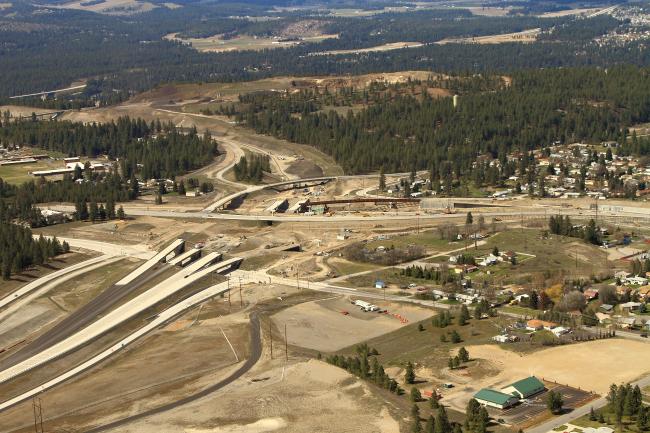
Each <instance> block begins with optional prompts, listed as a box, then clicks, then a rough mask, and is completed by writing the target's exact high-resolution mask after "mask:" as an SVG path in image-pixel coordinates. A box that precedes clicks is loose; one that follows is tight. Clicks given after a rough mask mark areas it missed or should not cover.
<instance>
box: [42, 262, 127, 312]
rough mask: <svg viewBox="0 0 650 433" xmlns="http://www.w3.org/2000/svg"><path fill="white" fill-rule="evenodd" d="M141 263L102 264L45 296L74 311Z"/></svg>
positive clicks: (67, 309)
mask: <svg viewBox="0 0 650 433" xmlns="http://www.w3.org/2000/svg"><path fill="white" fill-rule="evenodd" d="M139 264H140V263H139V262H132V261H129V260H126V259H124V260H119V261H117V262H115V263H111V264H108V265H106V266H101V267H99V268H97V269H94V270H92V271H89V272H86V273H84V274H83V275H80V276H78V277H75V278H73V279H71V280H69V281H67V282H66V283H65V284H61V285H59V286H57V287H56V288H55V289H54V290H52V291H50V292H49V293H47V294H46V295H43V297H47V298H50V299H52V300H53V301H54V302H56V304H57V305H58V306H59V307H61V308H63V309H65V310H66V311H73V310H75V309H77V308H79V307H80V306H82V305H84V304H86V303H87V302H88V301H90V300H91V299H93V298H94V297H96V296H97V295H99V294H100V293H101V292H102V291H104V290H105V289H106V288H108V287H110V286H111V285H113V284H115V283H116V282H117V281H118V280H119V279H120V278H122V277H124V275H126V274H127V273H128V272H129V271H131V270H133V269H135V268H136V267H137V266H138V265H139Z"/></svg>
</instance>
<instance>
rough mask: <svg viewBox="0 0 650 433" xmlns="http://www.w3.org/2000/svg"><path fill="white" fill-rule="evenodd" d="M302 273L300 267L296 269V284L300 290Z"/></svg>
mask: <svg viewBox="0 0 650 433" xmlns="http://www.w3.org/2000/svg"><path fill="white" fill-rule="evenodd" d="M299 276H300V273H299V272H298V269H296V285H297V286H298V290H300V278H299Z"/></svg>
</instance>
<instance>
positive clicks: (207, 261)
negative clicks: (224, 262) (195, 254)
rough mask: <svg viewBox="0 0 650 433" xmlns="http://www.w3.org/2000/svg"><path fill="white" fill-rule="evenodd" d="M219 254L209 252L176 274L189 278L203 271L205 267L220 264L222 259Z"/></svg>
mask: <svg viewBox="0 0 650 433" xmlns="http://www.w3.org/2000/svg"><path fill="white" fill-rule="evenodd" d="M222 257H223V256H222V255H221V253H217V252H214V251H213V252H211V253H208V254H206V255H205V257H201V258H200V259H199V260H197V261H195V262H194V263H192V264H191V265H189V266H187V267H185V268H184V269H183V270H182V271H180V272H179V273H178V275H180V276H183V277H185V278H187V277H189V276H190V275H192V274H194V273H196V272H198V271H200V270H202V269H204V268H205V267H207V266H210V265H212V264H214V263H217V262H220V261H221V259H222Z"/></svg>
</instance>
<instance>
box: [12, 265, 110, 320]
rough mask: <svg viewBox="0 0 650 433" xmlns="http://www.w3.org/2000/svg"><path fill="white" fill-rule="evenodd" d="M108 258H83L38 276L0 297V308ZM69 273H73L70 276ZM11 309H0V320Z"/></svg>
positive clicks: (41, 292)
mask: <svg viewBox="0 0 650 433" xmlns="http://www.w3.org/2000/svg"><path fill="white" fill-rule="evenodd" d="M110 259H113V261H115V258H114V257H113V256H109V255H103V256H99V257H93V258H91V259H88V260H84V261H83V262H79V263H75V264H74V265H71V266H68V267H66V268H63V269H59V270H58V271H56V272H52V273H50V274H47V275H44V276H42V277H41V278H38V279H36V280H34V281H32V282H31V283H28V284H25V285H24V286H22V287H20V288H19V289H17V290H15V291H13V292H12V293H10V294H8V295H7V296H5V297H4V298H2V299H0V309H1V308H4V307H6V306H7V305H9V304H13V303H14V302H15V301H17V300H18V299H21V298H23V296H26V295H29V294H31V293H34V292H35V291H36V290H37V289H39V288H41V287H42V286H44V285H46V284H47V283H50V282H53V281H55V280H57V281H65V279H60V277H62V276H64V275H67V278H66V279H70V278H72V276H76V275H79V274H80V273H83V272H87V271H89V270H90V268H91V267H92V268H93V269H94V266H93V265H97V264H99V266H103V265H105V264H107V263H108V262H109V260H110ZM69 274H73V275H72V276H71V275H69ZM38 293H39V295H40V294H43V290H39V291H38ZM20 303H21V305H22V304H24V301H23V299H21V302H20ZM13 310H15V308H13V309H11V308H10V309H7V310H4V311H2V312H1V313H0V321H2V320H3V319H4V318H5V317H7V315H9V314H10V313H12V312H13Z"/></svg>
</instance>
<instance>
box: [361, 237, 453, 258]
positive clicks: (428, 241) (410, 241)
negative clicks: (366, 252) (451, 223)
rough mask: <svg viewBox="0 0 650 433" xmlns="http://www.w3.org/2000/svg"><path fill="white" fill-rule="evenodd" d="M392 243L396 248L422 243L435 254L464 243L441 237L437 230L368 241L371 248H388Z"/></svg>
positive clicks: (429, 251)
mask: <svg viewBox="0 0 650 433" xmlns="http://www.w3.org/2000/svg"><path fill="white" fill-rule="evenodd" d="M391 245H392V246H394V247H395V248H404V247H407V246H409V245H420V246H422V247H424V248H425V249H426V251H427V254H434V253H439V252H444V251H449V250H454V249H456V248H461V247H462V244H459V243H454V242H449V241H447V240H445V239H440V236H438V233H437V232H435V231H428V232H422V233H417V234H415V233H414V234H408V235H405V236H390V238H389V239H383V240H374V241H370V242H368V243H367V247H368V248H369V249H375V248H377V247H379V246H384V247H387V248H388V247H389V246H391Z"/></svg>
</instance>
